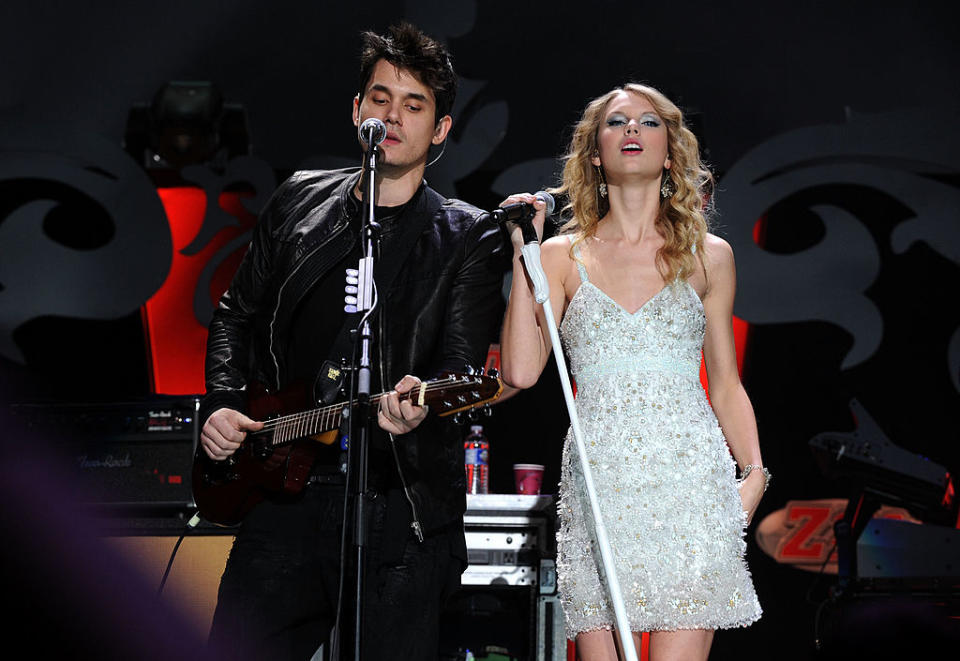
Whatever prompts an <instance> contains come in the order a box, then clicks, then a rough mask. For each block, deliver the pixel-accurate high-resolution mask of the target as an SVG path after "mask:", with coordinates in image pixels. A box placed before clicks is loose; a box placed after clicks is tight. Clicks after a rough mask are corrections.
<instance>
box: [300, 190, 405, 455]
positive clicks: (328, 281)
mask: <svg viewBox="0 0 960 661" xmlns="http://www.w3.org/2000/svg"><path fill="white" fill-rule="evenodd" d="M348 199H349V201H350V209H349V213H350V219H349V222H350V225H351V229H352V230H353V235H354V236H360V229H361V224H362V221H363V208H362V206H361V203H360V201H359V200H357V199H356V198H355V197H353V196H352V195H351V196H350V197H349V198H348ZM405 209H406V205H401V206H398V207H376V208H375V211H374V217H375V218H376V220H377V223H378V224H379V225H380V228H381V229H380V237H381V241H380V243H381V252H386V251H388V250H390V248H391V238H393V237H395V236H396V230H397V228H398V227H399V219H400V216H401V214H402V213H403V211H404V210H405ZM362 256H363V254H362V249H361V241H360V240H357V241H354V243H353V245H352V246H351V248H350V250H349V251H348V252H346V253H345V254H344V255H343V256H342V257H341V259H340V260H339V261H338V262H337V263H336V264H335V265H334V266H333V268H331V269H330V270H329V271H328V273H327V275H326V277H324V278H323V279H321V280H319V281H317V282H316V283H315V284H314V285H313V287H312V288H311V289H310V291H308V292H307V293H306V294H305V295H304V296H303V298H302V299H301V301H300V303H299V305H298V306H297V309H296V311H295V312H294V315H293V321H292V323H291V326H290V335H289V337H288V338H287V342H286V365H287V368H288V370H287V371H288V377H289V378H288V381H289V382H290V383H293V382H299V383H301V384H302V385H303V386H304V387H305V388H306V392H307V393H312V391H313V384H314V382H315V381H316V377H317V373H318V372H319V370H320V367H321V366H322V365H323V363H324V361H327V360H331V361H333V362H335V363H339V362H340V359H341V358H344V359H346V360H347V361H348V362H349V361H350V358H351V356H350V355H343V356H340V355H333V353H332V352H333V345H334V343H335V342H336V340H337V337H338V336H339V334H340V330H341V328H342V327H343V325H344V323H345V322H346V321H347V318H348V317H349V318H350V323H351V324H356V323H359V321H360V315H357V314H348V313H347V312H346V311H345V310H344V305H345V303H344V297H345V296H346V293H345V290H344V287H345V286H346V269H348V268H349V269H356V268H357V266H358V264H359V262H360V258H361V257H362ZM371 323H373V322H371ZM374 328H376V326H374ZM346 346H349V345H346ZM372 351H373V355H372V358H371V360H372V363H371V364H372V365H374V366H376V364H377V363H376V360H377V355H376V347H373V349H372ZM371 376H372V384H371V388H372V389H373V392H379V391H380V390H382V389H383V388H382V387H381V385H380V379H379V374H378V373H377V370H376V369H374V370H373V374H372V375H371ZM392 385H393V384H389V386H392ZM324 447H325V448H326V449H321V452H320V456H319V457H318V460H317V464H318V465H328V466H329V465H334V464H335V463H336V462H337V461H338V460H339V454H340V448H339V446H338V445H332V446H324Z"/></svg>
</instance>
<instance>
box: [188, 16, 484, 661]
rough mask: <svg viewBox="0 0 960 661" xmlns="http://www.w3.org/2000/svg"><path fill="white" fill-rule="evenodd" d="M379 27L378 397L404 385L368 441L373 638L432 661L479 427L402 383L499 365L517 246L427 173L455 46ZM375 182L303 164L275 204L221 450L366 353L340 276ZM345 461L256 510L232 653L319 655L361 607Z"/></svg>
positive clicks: (265, 221)
mask: <svg viewBox="0 0 960 661" xmlns="http://www.w3.org/2000/svg"><path fill="white" fill-rule="evenodd" d="M363 41H364V47H363V54H362V70H361V87H360V91H359V92H358V94H357V96H356V97H355V98H354V101H353V123H354V125H355V126H359V125H360V124H361V123H362V122H363V121H364V120H365V119H367V118H371V117H373V118H377V119H380V120H381V121H383V123H384V124H385V126H386V137H385V139H384V141H383V143H382V144H381V147H380V149H381V157H380V160H379V162H378V166H377V177H376V184H377V189H378V191H377V200H376V203H377V205H378V206H377V209H376V214H375V215H376V219H377V221H378V223H379V224H380V225H381V227H382V230H381V237H382V250H381V257H380V258H379V259H378V260H377V278H376V281H377V287H378V298H379V304H378V311H377V314H378V317H377V318H376V319H375V320H374V321H373V322H372V326H373V328H374V329H376V330H375V332H376V334H377V335H378V337H377V340H378V341H377V342H374V358H375V360H374V362H373V365H374V366H376V365H378V364H379V365H380V368H379V369H377V368H376V367H375V368H374V369H373V378H374V381H375V383H374V384H373V387H372V388H371V391H372V392H378V391H379V390H381V389H382V390H386V389H389V388H390V387H391V386H393V388H394V390H393V391H391V392H390V394H389V395H388V396H385V397H383V398H381V400H380V407H379V412H378V415H377V422H378V424H377V425H374V429H373V434H372V437H371V439H370V444H369V487H370V500H369V502H370V506H369V514H370V516H369V531H370V535H369V539H368V544H367V546H366V548H367V551H366V555H367V563H366V567H365V571H364V576H365V592H364V595H363V605H364V627H363V632H364V634H363V648H362V650H363V658H364V659H370V660H375V659H386V658H390V659H435V658H437V653H438V650H437V646H438V637H439V632H438V621H439V614H440V609H441V606H442V604H443V601H444V600H445V598H446V597H447V596H448V595H449V594H450V592H451V591H453V590H454V589H456V587H457V586H458V585H459V578H460V573H461V572H462V571H463V569H464V568H465V567H466V557H467V556H466V544H465V540H464V533H463V512H464V509H465V502H466V499H465V496H464V494H465V484H464V483H465V480H464V470H463V444H462V432H461V430H460V429H459V428H458V427H457V426H456V424H455V423H453V422H451V421H450V419H449V418H440V417H438V416H434V415H428V412H427V410H426V408H425V407H418V406H415V405H414V404H412V403H411V402H410V401H409V400H404V401H401V400H400V399H399V397H398V393H404V392H407V391H408V390H410V389H411V388H412V387H414V386H417V385H418V384H419V383H420V380H419V378H417V377H423V378H425V379H426V378H433V377H435V376H437V375H438V374H440V373H441V372H444V371H447V370H452V371H458V372H462V371H464V369H465V368H466V367H467V366H471V365H473V366H475V365H479V364H481V363H482V360H483V358H484V357H485V354H486V349H487V347H488V346H489V342H490V341H491V339H492V338H494V337H495V334H496V331H497V328H498V326H499V321H500V314H501V312H502V308H501V306H502V299H501V298H500V296H499V287H500V282H501V274H502V264H501V262H500V254H499V246H500V241H499V237H498V234H497V232H496V229H495V228H493V227H491V226H490V225H489V224H488V223H486V222H485V221H484V220H483V219H482V218H481V217H480V215H481V212H480V211H479V210H478V209H476V208H475V207H472V206H469V205H467V204H465V203H463V202H460V201H458V200H449V199H443V198H442V197H440V196H439V195H438V194H437V193H435V192H434V191H433V190H432V189H430V188H429V187H428V186H427V185H426V183H425V182H424V180H423V174H424V169H425V167H426V164H427V158H428V152H429V149H430V146H431V145H440V144H441V143H442V142H443V141H444V140H445V139H446V136H447V134H448V132H449V131H450V126H451V123H452V120H451V118H450V115H449V111H450V108H451V107H452V105H453V100H454V96H455V93H456V76H455V74H454V71H453V68H452V65H451V63H450V58H449V55H448V53H447V51H446V49H445V48H444V47H443V45H442V44H440V43H438V42H436V41H434V40H432V39H430V38H429V37H427V36H425V35H423V34H422V33H421V32H420V31H419V30H417V29H416V28H414V27H412V26H410V25H407V24H402V25H400V26H395V27H393V28H391V29H390V31H389V32H388V34H386V35H384V36H381V35H377V34H373V33H370V32H367V33H364V34H363ZM360 181H361V173H360V172H359V171H358V170H339V171H302V172H297V173H295V174H294V175H293V176H291V177H290V178H289V179H288V180H287V181H285V182H284V183H283V184H282V185H281V186H280V187H279V188H278V190H277V191H276V192H275V193H274V195H273V197H272V198H271V200H270V201H269V203H268V204H267V205H266V208H265V209H264V211H263V212H262V214H261V217H260V219H259V222H258V224H257V227H256V229H255V231H254V237H253V240H252V241H251V244H250V247H249V250H248V252H247V254H246V256H245V258H244V260H243V263H242V264H241V265H240V267H239V269H238V271H237V273H236V276H235V277H234V280H233V282H232V283H231V285H230V288H229V289H228V291H227V293H226V294H224V296H223V298H222V299H221V301H220V305H219V307H218V309H217V311H216V313H215V315H214V318H213V321H212V322H211V325H210V336H209V343H208V348H207V364H206V372H207V377H206V379H207V394H206V396H205V398H204V400H203V403H202V409H201V415H200V418H201V421H205V422H204V423H203V427H202V429H203V431H202V434H201V444H202V448H203V451H204V452H206V454H207V455H208V456H209V457H210V459H212V460H216V461H220V460H223V459H225V458H227V457H229V456H230V455H231V454H233V453H234V452H236V451H237V449H238V448H239V447H240V446H241V443H242V441H243V440H244V438H245V437H246V435H247V433H248V432H252V431H257V430H259V429H261V428H262V426H263V422H262V421H255V420H253V419H252V418H251V417H248V416H247V415H246V414H245V413H244V411H247V410H249V409H248V408H247V406H248V402H247V397H248V393H249V391H250V390H249V389H248V385H251V384H253V383H254V382H259V383H262V384H264V385H266V386H268V387H269V388H271V389H273V390H282V389H284V388H285V387H286V386H288V384H291V383H295V382H298V381H302V382H306V383H313V381H314V379H315V378H316V376H317V374H318V372H320V371H321V366H322V365H324V364H325V361H333V362H334V363H337V364H339V361H340V359H341V358H350V349H349V348H346V349H344V347H345V346H346V347H350V346H351V345H350V343H349V341H347V344H346V345H345V344H344V342H343V337H344V336H349V333H345V329H346V328H352V327H354V326H355V325H356V321H357V320H356V319H355V318H353V317H352V316H351V315H349V314H348V313H346V312H344V306H343V285H344V282H343V274H344V269H346V268H356V267H357V264H358V261H359V259H360V257H361V255H362V249H361V239H360V236H359V235H360V225H361V220H362V207H363V205H362V203H361V199H362V196H363V193H364V190H362V189H361V185H360ZM338 347H339V348H338ZM378 360H379V361H380V362H379V363H378V362H377V361H378ZM412 375H416V376H412ZM401 377H402V378H401ZM344 466H345V459H344V452H343V450H342V448H341V446H340V444H333V445H330V446H321V447H320V453H319V458H318V459H317V460H316V462H315V465H314V466H313V468H312V469H311V472H310V479H309V481H308V484H307V486H306V487H305V488H304V489H303V490H302V492H301V493H300V494H298V495H297V496H295V497H284V498H269V499H267V500H265V501H264V502H261V503H259V504H258V505H257V506H256V507H254V508H253V510H252V511H250V512H249V513H248V514H247V515H246V516H245V518H244V519H243V522H242V523H241V527H240V529H239V531H238V534H237V539H236V542H235V543H234V546H233V549H232V551H231V553H230V557H229V559H228V562H227V567H226V569H225V571H224V575H223V578H222V580H221V584H220V591H219V598H218V604H217V609H216V612H215V615H214V621H213V626H212V631H211V645H212V648H213V649H214V650H215V651H218V652H225V653H228V654H231V655H236V654H239V655H240V656H247V655H249V656H252V657H253V658H263V659H285V658H289V659H304V660H305V659H309V658H310V657H311V655H312V654H313V653H314V651H315V650H316V649H317V648H318V646H319V645H320V644H321V643H323V642H324V641H326V640H327V636H328V635H329V633H330V630H331V627H332V626H334V620H335V617H336V615H337V613H338V612H339V613H340V614H341V618H342V620H343V623H347V622H349V621H350V619H349V618H350V614H351V612H352V606H351V602H352V599H351V595H352V594H353V584H352V583H351V581H350V580H344V584H343V585H342V586H341V585H340V578H341V561H344V562H345V563H346V564H348V565H349V562H350V560H351V558H352V554H351V552H350V550H351V547H349V546H348V547H347V549H346V551H347V553H346V557H344V556H343V554H341V533H342V531H343V522H344V520H343V512H344V482H345V476H344ZM349 573H350V572H347V576H348V577H349ZM343 595H345V597H344V596H343ZM338 604H339V608H338ZM345 633H346V634H347V635H346V636H345V637H344V640H345V642H344V643H343V645H342V647H343V649H344V650H349V648H350V635H349V634H350V633H351V632H350V630H349V628H347V630H346V632H345ZM374 633H375V635H374ZM328 649H329V648H328Z"/></svg>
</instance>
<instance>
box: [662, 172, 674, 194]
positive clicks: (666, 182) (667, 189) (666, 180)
mask: <svg viewBox="0 0 960 661" xmlns="http://www.w3.org/2000/svg"><path fill="white" fill-rule="evenodd" d="M673 192H674V188H673V180H672V179H670V170H667V169H666V168H664V170H663V175H662V176H661V177H660V197H662V198H663V199H667V198H668V197H671V196H672V195H673Z"/></svg>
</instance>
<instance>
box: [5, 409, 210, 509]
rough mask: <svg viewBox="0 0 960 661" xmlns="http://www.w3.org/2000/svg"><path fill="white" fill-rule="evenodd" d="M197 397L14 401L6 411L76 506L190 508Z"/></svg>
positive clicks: (196, 430) (197, 437)
mask: <svg viewBox="0 0 960 661" xmlns="http://www.w3.org/2000/svg"><path fill="white" fill-rule="evenodd" d="M199 406H200V398H199V397H196V396H188V397H184V396H180V397H162V396H161V397H155V398H151V399H149V400H143V401H127V402H116V403H95V404H93V403H56V404H46V403H45V404H17V405H14V406H13V407H11V411H12V412H13V413H14V414H15V415H16V416H17V417H19V418H20V419H21V420H22V422H23V423H24V425H25V426H26V427H27V429H28V430H29V431H31V432H32V433H34V434H35V435H37V436H39V437H40V438H41V439H42V440H44V441H46V442H47V443H48V444H49V446H50V447H51V448H52V449H53V451H54V453H55V456H56V457H57V458H58V459H59V460H61V464H62V468H63V469H65V470H64V472H65V473H66V476H67V478H68V479H69V478H73V480H72V482H73V484H72V485H71V486H72V489H71V490H75V491H76V493H75V497H76V501H77V502H80V503H83V504H85V505H91V506H97V507H103V508H108V509H117V510H118V511H120V512H133V511H139V512H143V513H150V512H152V511H156V512H158V513H159V512H161V511H169V510H186V509H189V508H192V507H193V493H192V488H191V480H190V475H191V470H192V467H193V453H194V450H195V448H196V444H197V441H198V439H199V429H198V426H197V411H198V409H199Z"/></svg>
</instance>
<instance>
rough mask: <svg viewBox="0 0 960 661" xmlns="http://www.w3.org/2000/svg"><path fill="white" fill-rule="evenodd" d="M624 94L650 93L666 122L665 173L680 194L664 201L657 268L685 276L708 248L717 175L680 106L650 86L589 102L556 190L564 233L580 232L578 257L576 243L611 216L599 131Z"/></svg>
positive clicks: (615, 91)
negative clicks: (603, 202)
mask: <svg viewBox="0 0 960 661" xmlns="http://www.w3.org/2000/svg"><path fill="white" fill-rule="evenodd" d="M620 92H631V93H633V94H639V95H641V96H643V97H645V98H646V99H647V100H648V101H649V102H650V104H651V105H652V106H653V107H654V110H656V112H657V114H658V115H659V116H660V118H661V119H663V121H664V123H665V124H666V127H667V153H668V155H669V157H670V160H671V167H670V169H669V170H665V173H667V175H668V176H669V177H670V181H671V182H672V187H673V190H674V192H673V195H671V196H669V197H666V198H662V199H661V200H660V211H659V213H658V214H657V221H656V223H657V229H658V230H659V231H660V233H661V234H662V235H663V237H664V244H663V247H662V248H660V250H659V251H658V252H657V266H658V268H659V269H660V272H661V274H662V275H663V278H664V280H665V281H666V282H672V281H673V280H674V279H675V278H676V277H678V276H681V275H683V276H685V277H688V276H689V275H690V274H691V273H693V271H694V269H695V268H696V263H697V262H696V258H695V257H694V255H693V251H694V249H696V248H701V249H702V247H703V241H704V238H705V235H706V233H707V229H708V225H707V218H706V213H707V212H708V211H709V201H708V200H709V196H710V193H712V189H713V175H712V174H711V173H710V171H709V170H708V169H707V166H706V165H705V164H704V163H703V162H702V161H701V159H700V147H699V144H698V143H697V138H696V136H695V135H694V134H693V132H692V131H690V129H688V128H687V127H686V125H685V124H684V121H683V113H682V112H681V110H680V108H678V107H677V106H676V104H674V103H673V102H672V101H670V99H668V98H667V97H666V96H664V95H663V94H662V93H661V92H660V91H658V90H656V89H654V88H653V87H650V86H648V85H641V84H638V83H627V84H626V85H624V86H623V87H618V88H616V89H613V90H610V91H609V92H607V93H606V94H604V95H603V96H599V97H597V98H596V99H594V100H593V101H591V102H590V103H588V104H587V107H586V109H585V110H584V112H583V117H581V118H580V121H579V122H577V124H576V125H575V126H574V130H573V137H572V139H571V140H570V148H569V150H568V152H567V154H566V155H565V156H564V167H563V178H562V182H561V184H560V186H558V187H557V188H553V189H551V191H550V192H552V193H555V194H558V195H563V196H565V197H566V198H567V204H566V205H565V206H564V207H563V214H564V215H567V216H569V217H570V220H569V221H567V222H566V223H565V224H564V225H563V227H561V232H564V233H574V234H575V238H574V240H573V242H572V244H571V247H570V249H571V256H572V254H573V253H572V250H573V248H574V246H576V245H577V244H578V243H580V242H581V241H583V240H584V239H586V238H587V237H590V236H593V235H595V234H596V231H597V224H598V223H599V222H600V219H601V218H602V216H603V215H606V210H601V209H600V204H599V203H600V197H599V194H598V192H597V186H598V185H599V183H600V179H599V173H598V168H597V167H596V166H595V165H593V163H592V162H591V158H592V157H593V155H594V152H595V151H596V150H597V132H598V130H599V128H600V124H601V122H602V121H603V117H604V114H605V113H606V109H607V105H608V104H609V103H610V101H611V100H612V99H613V97H615V96H616V95H617V94H619V93H620ZM601 211H602V213H601ZM701 256H702V252H701Z"/></svg>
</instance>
